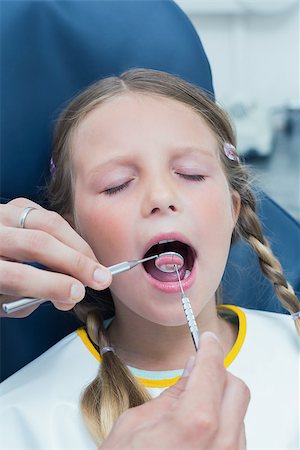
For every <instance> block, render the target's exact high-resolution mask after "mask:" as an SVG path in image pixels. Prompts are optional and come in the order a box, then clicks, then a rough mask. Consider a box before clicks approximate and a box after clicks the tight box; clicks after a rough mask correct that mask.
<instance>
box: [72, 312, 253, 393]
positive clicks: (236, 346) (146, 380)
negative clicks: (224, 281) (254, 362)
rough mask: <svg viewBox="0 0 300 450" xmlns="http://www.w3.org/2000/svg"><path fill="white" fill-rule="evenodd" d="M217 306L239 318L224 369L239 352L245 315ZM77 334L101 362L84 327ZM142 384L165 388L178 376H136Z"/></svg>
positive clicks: (244, 331)
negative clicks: (237, 327) (159, 377)
mask: <svg viewBox="0 0 300 450" xmlns="http://www.w3.org/2000/svg"><path fill="white" fill-rule="evenodd" d="M218 308H224V309H230V310H231V311H233V312H235V313H236V314H237V316H238V319H239V331H238V336H237V339H236V341H235V343H234V345H233V347H232V349H231V350H230V352H229V353H228V354H227V355H226V356H225V358H224V366H225V367H226V369H227V368H228V367H229V366H230V364H232V362H233V361H234V360H235V358H236V357H237V355H238V354H239V352H240V350H241V348H242V345H243V343H244V341H245V337H246V330H247V321H246V315H245V313H244V311H242V310H241V309H240V308H238V307H237V306H233V305H218ZM77 334H78V336H79V337H80V339H81V340H82V342H83V344H84V345H85V346H86V347H87V349H88V350H89V352H90V353H91V354H92V355H93V356H94V357H95V358H96V360H97V361H99V362H101V360H102V358H101V356H100V353H99V352H98V351H97V350H96V349H95V347H94V346H93V344H92V342H91V341H90V339H89V337H88V335H87V332H86V331H85V329H84V328H79V329H78V330H77ZM136 378H137V379H138V380H139V381H140V382H141V383H142V384H143V385H144V386H146V387H149V388H166V387H169V386H172V385H173V384H175V383H176V382H177V381H178V380H179V379H180V377H174V378H167V379H163V380H152V379H149V378H140V377H136Z"/></svg>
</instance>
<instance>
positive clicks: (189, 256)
mask: <svg viewBox="0 0 300 450" xmlns="http://www.w3.org/2000/svg"><path fill="white" fill-rule="evenodd" d="M165 252H176V253H179V254H180V255H181V256H182V257H183V259H184V263H183V266H182V267H181V268H180V270H179V276H180V279H181V280H185V279H187V278H188V277H189V275H190V273H191V271H192V269H193V266H194V261H195V258H196V252H195V250H194V249H193V248H192V247H190V246H189V245H187V244H185V243H184V242H180V241H175V240H170V241H167V242H160V243H157V244H155V245H153V246H152V247H150V249H149V250H148V251H147V252H146V253H145V255H144V258H147V257H149V256H153V255H159V254H161V253H165ZM171 262H172V259H171V257H170V264H171ZM143 266H144V268H145V270H146V272H147V273H148V274H149V275H150V276H151V277H152V278H154V279H155V280H158V281H161V282H173V283H174V281H178V278H177V274H176V271H174V272H169V273H166V272H163V271H161V270H159V269H158V268H157V267H156V265H155V260H154V259H152V260H150V261H146V262H144V263H143Z"/></svg>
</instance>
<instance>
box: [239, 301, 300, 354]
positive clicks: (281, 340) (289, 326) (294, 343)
mask: <svg viewBox="0 0 300 450" xmlns="http://www.w3.org/2000/svg"><path fill="white" fill-rule="evenodd" d="M241 310H242V311H243V312H244V314H245V316H246V328H247V330H246V333H247V337H248V339H251V340H253V341H256V342H257V343H258V342H259V341H263V342H265V343H268V344H272V346H274V345H275V343H276V345H279V348H281V347H282V345H285V346H288V347H290V349H291V350H292V349H293V350H295V351H297V352H299V336H298V334H297V331H296V327H295V324H294V321H293V319H292V317H291V316H290V314H279V313H273V312H266V311H257V310H251V309H244V308H241ZM279 348H278V349H277V350H279Z"/></svg>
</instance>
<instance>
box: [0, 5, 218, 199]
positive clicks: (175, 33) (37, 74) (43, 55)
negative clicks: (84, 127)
mask: <svg viewBox="0 0 300 450" xmlns="http://www.w3.org/2000/svg"><path fill="white" fill-rule="evenodd" d="M1 29H2V36H3V37H2V54H1V62H2V67H4V68H5V69H4V70H2V77H1V92H2V99H1V112H2V114H1V128H2V136H1V140H2V141H1V149H2V155H1V159H2V161H1V183H2V186H1V195H2V200H3V201H5V200H10V199H12V198H14V197H18V196H25V197H29V198H31V199H32V200H34V201H39V186H42V185H43V184H44V183H45V180H46V179H47V177H48V171H49V159H50V151H51V134H52V127H53V122H54V120H55V118H56V117H57V115H58V113H59V111H60V110H61V109H62V107H63V105H64V103H65V102H66V101H68V100H69V99H70V98H71V97H73V96H74V95H75V94H77V93H78V91H80V90H82V89H83V88H84V87H86V86H87V85H89V84H90V83H92V82H93V81H96V80H98V79H99V78H101V77H105V76H109V75H118V74H120V73H121V72H122V71H124V70H126V69H128V68H130V67H144V68H153V69H158V70H164V71H166V72H170V73H173V74H177V75H179V76H181V77H182V78H184V79H186V80H188V81H191V82H193V83H195V84H197V85H198V86H200V87H202V88H203V89H205V90H206V91H208V92H210V93H211V95H212V96H213V85H212V77H211V71H210V66H209V62H208V60H207V57H206V54H205V52H204V49H203V47H202V44H201V41H200V39H199V37H198V35H197V33H196V31H195V30H194V28H193V26H192V25H191V23H190V21H189V20H188V19H187V17H186V16H185V15H184V13H183V12H182V11H181V10H180V9H179V7H178V6H177V5H176V4H175V3H174V2H173V1H170V0H156V1H155V2H151V1H150V2H149V1H143V0H142V1H122V0H121V1H117V0H113V1H105V0H104V1H103V0H102V1H86V0H85V1H84V2H83V1H41V2H37V1H35V0H33V1H28V0H26V1H15V0H13V1H3V2H2V14H1Z"/></svg>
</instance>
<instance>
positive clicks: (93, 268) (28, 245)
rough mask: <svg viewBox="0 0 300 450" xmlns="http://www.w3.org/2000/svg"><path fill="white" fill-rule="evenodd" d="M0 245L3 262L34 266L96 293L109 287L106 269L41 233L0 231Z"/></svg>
mask: <svg viewBox="0 0 300 450" xmlns="http://www.w3.org/2000/svg"><path fill="white" fill-rule="evenodd" d="M0 242H1V244H0V255H1V256H3V257H5V258H9V259H11V260H17V261H22V262H32V261H35V262H38V263H40V264H43V265H44V266H47V267H48V268H50V269H52V270H54V271H57V272H61V273H64V274H68V275H70V276H72V277H74V278H76V279H77V280H80V281H81V283H83V284H84V285H85V286H90V287H91V288H93V289H96V290H101V289H105V288H107V287H108V286H109V285H110V283H111V279H112V276H111V273H110V272H109V270H108V269H107V268H105V267H104V266H101V265H100V264H99V263H97V262H95V261H94V260H92V259H91V258H88V257H87V256H85V255H83V254H82V253H80V252H78V251H77V250H74V249H72V248H70V247H68V246H67V245H65V244H63V243H62V242H60V241H59V240H57V239H56V238H54V237H53V236H51V235H50V234H47V233H46V232H44V231H39V230H27V229H24V230H23V229H17V228H10V227H1V228H0Z"/></svg>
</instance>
